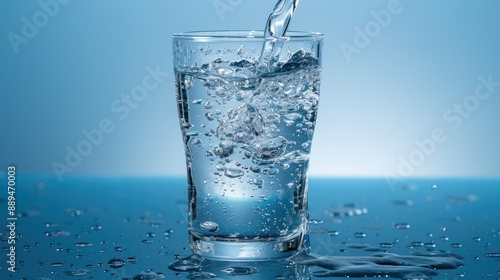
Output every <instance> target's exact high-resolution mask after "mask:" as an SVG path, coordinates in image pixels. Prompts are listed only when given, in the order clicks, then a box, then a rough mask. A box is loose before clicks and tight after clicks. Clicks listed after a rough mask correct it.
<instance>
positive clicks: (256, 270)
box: [169, 255, 310, 280]
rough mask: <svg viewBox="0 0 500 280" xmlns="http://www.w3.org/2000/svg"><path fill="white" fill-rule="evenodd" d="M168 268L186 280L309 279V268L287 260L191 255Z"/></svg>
mask: <svg viewBox="0 0 500 280" xmlns="http://www.w3.org/2000/svg"><path fill="white" fill-rule="evenodd" d="M183 261H184V263H183ZM169 268H170V269H171V270H175V271H181V272H185V273H186V274H187V278H188V279H231V280H245V279H249V280H255V279H272V280H280V279H282V280H285V279H300V280H307V279H310V273H309V267H307V266H303V265H292V264H291V263H290V261H289V260H288V259H278V260H273V261H253V262H250V261H247V262H243V261H220V260H208V259H203V258H201V257H200V256H198V255H192V256H190V257H188V258H185V259H183V260H180V261H177V262H176V263H174V264H171V265H170V266H169Z"/></svg>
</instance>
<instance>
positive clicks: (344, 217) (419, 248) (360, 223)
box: [0, 175, 500, 280]
mask: <svg viewBox="0 0 500 280" xmlns="http://www.w3.org/2000/svg"><path fill="white" fill-rule="evenodd" d="M47 178H49V177H43V176H21V175H19V176H18V177H17V184H16V186H17V189H16V194H15V197H16V217H17V220H16V228H15V234H16V243H15V244H8V240H9V239H8V237H9V235H10V234H11V231H10V229H9V228H8V227H6V226H4V227H2V229H1V230H0V234H1V236H0V239H1V242H2V262H1V263H0V276H1V277H0V278H1V279H4V278H5V279H39V280H40V279H120V280H123V279H238V280H241V279H276V280H280V279H323V278H324V279H339V278H347V277H348V278H350V279H357V278H359V279H366V278H385V279H406V280H420V279H500V211H498V203H499V201H500V180H498V179H491V180H486V179H483V180H478V179H474V180H473V179H470V180H445V179H428V180H423V179H419V180H413V181H409V180H408V182H404V183H401V184H398V185H395V186H390V185H388V184H387V182H386V181H385V180H383V179H314V178H312V179H311V180H310V185H309V243H310V246H309V250H308V252H304V253H302V254H299V255H297V256H295V257H293V258H291V259H284V260H273V261H271V262H251V263H248V262H236V261H234V260H232V261H231V262H220V261H211V260H206V259H203V258H200V257H198V256H192V255H191V251H190V249H189V248H188V238H187V225H186V222H187V201H186V200H187V187H186V185H187V184H186V182H185V180H184V179H178V178H121V179H116V178H115V179H110V178H85V177H80V178H77V177H75V178H67V179H65V180H64V181H63V182H62V183H59V182H57V181H55V180H51V179H47ZM4 179H5V178H4ZM6 196H7V194H6V193H5V194H4V193H2V194H1V195H0V207H2V208H4V209H5V211H3V210H2V213H3V214H2V216H1V218H2V219H3V220H4V221H6V218H7V215H6V214H5V213H6V212H7V207H8V203H7V200H6ZM12 245H14V246H15V268H16V272H10V271H9V270H8V268H9V267H10V265H9V264H8V263H7V262H6V260H7V258H8V257H7V254H9V252H10V251H11V250H10V249H11V248H10V246H12Z"/></svg>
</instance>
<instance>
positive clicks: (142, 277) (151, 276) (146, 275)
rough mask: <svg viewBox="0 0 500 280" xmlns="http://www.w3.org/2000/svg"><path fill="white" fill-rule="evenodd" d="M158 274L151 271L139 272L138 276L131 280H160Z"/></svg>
mask: <svg viewBox="0 0 500 280" xmlns="http://www.w3.org/2000/svg"><path fill="white" fill-rule="evenodd" d="M162 278H164V277H162V276H161V275H160V274H158V273H155V272H152V271H148V272H146V271H141V272H140V273H139V274H137V275H135V276H134V277H133V278H132V280H158V279H162Z"/></svg>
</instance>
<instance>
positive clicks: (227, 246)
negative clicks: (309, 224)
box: [189, 232, 304, 261]
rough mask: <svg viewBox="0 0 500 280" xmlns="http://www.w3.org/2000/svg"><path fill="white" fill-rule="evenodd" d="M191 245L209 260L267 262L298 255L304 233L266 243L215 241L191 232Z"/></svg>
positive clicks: (193, 249)
mask: <svg viewBox="0 0 500 280" xmlns="http://www.w3.org/2000/svg"><path fill="white" fill-rule="evenodd" d="M189 244H190V246H191V250H192V251H193V253H195V254H197V255H200V256H202V257H204V258H207V259H215V260H224V261H265V260H269V259H276V258H287V257H291V256H293V255H295V254H297V253H298V252H299V251H300V250H301V249H302V247H303V244H304V233H303V232H298V233H296V234H294V235H292V236H287V237H283V238H279V239H274V240H271V241H266V242H264V241H239V240H234V239H214V238H211V237H201V236H198V235H197V234H195V233H192V232H190V233H189Z"/></svg>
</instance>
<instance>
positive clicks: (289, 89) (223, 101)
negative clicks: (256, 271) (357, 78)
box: [173, 31, 323, 260]
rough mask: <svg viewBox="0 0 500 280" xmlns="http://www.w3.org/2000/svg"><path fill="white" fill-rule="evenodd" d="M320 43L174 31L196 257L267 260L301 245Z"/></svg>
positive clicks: (298, 35)
mask: <svg viewBox="0 0 500 280" xmlns="http://www.w3.org/2000/svg"><path fill="white" fill-rule="evenodd" d="M266 40H267V41H266ZM269 41H271V44H269ZM322 41H323V35H322V34H319V33H312V32H288V33H287V36H286V37H280V38H264V36H263V34H262V32H256V31H203V32H186V33H178V34H174V35H173V52H174V57H173V58H174V71H175V85H176V96H177V105H178V112H179V120H180V126H181V131H182V137H183V143H184V149H185V154H186V166H187V177H188V205H189V215H188V233H189V242H190V247H191V249H192V251H193V252H194V253H196V254H199V255H201V256H203V257H206V258H211V259H224V260H231V259H234V260H264V259H271V258H281V257H287V256H291V255H293V254H295V253H297V252H298V251H300V250H301V249H302V248H303V246H304V238H305V236H306V233H307V216H308V212H307V185H308V183H307V169H308V165H309V155H310V150H311V141H312V137H313V133H314V128H315V124H316V116H317V109H318V101H319V91H320V75H321V49H322ZM265 42H267V44H264V43H265ZM265 45H266V46H271V47H272V48H273V49H272V50H271V52H269V51H267V52H266V51H263V46H265ZM267 53H271V54H272V56H271V57H269V58H268V59H262V58H261V57H260V56H261V55H262V54H267ZM262 61H265V62H266V63H265V64H263V63H262Z"/></svg>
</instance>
